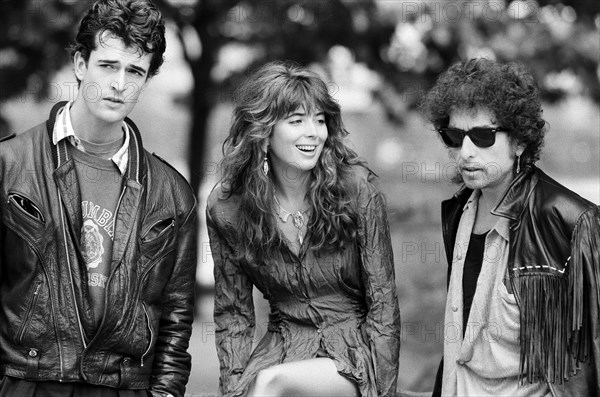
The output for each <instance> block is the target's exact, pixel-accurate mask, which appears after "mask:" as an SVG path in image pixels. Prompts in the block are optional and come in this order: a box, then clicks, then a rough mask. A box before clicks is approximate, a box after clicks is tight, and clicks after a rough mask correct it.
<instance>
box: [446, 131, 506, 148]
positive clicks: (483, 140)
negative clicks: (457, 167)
mask: <svg viewBox="0 0 600 397" xmlns="http://www.w3.org/2000/svg"><path fill="white" fill-rule="evenodd" d="M499 131H504V132H506V130H505V129H504V128H502V127H475V128H471V129H470V130H469V131H465V130H461V129H460V128H451V127H445V128H440V129H439V130H438V132H439V134H440V135H441V136H442V140H443V141H444V143H445V144H446V146H448V147H453V148H458V147H461V146H462V143H463V140H464V139H465V135H466V136H468V137H469V138H470V139H471V141H472V142H473V143H474V144H475V146H478V147H490V146H492V145H493V144H494V143H495V142H496V132H499Z"/></svg>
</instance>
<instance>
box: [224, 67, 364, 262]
mask: <svg viewBox="0 0 600 397" xmlns="http://www.w3.org/2000/svg"><path fill="white" fill-rule="evenodd" d="M234 104H235V109H234V111H233V116H232V124H231V128H230V130H229V136H228V137H227V139H225V142H224V143H223V155H224V158H223V161H222V164H221V167H222V171H223V179H222V181H221V182H222V183H221V186H222V189H223V192H224V193H225V195H226V197H229V196H231V195H232V194H239V195H240V200H241V202H240V220H239V224H238V225H236V226H237V229H236V230H237V232H238V233H239V234H238V237H239V240H238V241H240V243H241V247H242V252H239V253H238V254H239V255H240V257H245V258H246V259H248V260H258V261H263V262H269V261H271V260H272V259H274V258H275V255H276V251H277V249H278V248H279V247H280V246H281V244H283V241H282V239H281V237H280V235H279V231H278V227H277V220H276V218H275V214H274V210H273V206H274V198H273V197H274V185H273V181H272V179H271V175H272V173H269V174H268V175H265V174H264V173H263V162H264V157H265V155H266V153H265V148H266V147H267V142H268V139H269V136H270V135H271V133H272V132H273V127H274V125H275V123H277V122H278V121H279V120H282V119H284V118H285V117H287V116H288V115H289V114H290V113H292V112H293V111H295V110H297V109H299V108H302V109H304V110H305V111H306V112H307V113H311V112H323V113H324V115H325V123H326V125H327V131H328V135H327V139H326V140H325V143H324V147H323V150H322V152H321V156H320V157H319V160H318V162H317V165H316V166H315V167H314V168H313V169H312V171H311V174H310V183H309V190H308V193H307V195H308V197H307V198H308V201H309V204H310V209H311V211H310V214H311V215H310V220H309V223H308V230H309V235H308V238H309V239H310V241H309V243H310V244H311V246H312V248H314V249H317V250H326V251H330V250H335V249H341V248H343V247H344V246H346V245H350V244H353V242H354V241H355V240H356V237H357V230H358V212H357V209H356V206H355V205H352V203H351V198H352V197H353V192H355V191H356V188H355V186H354V184H353V183H352V177H351V168H352V166H353V165H356V164H359V165H362V166H364V164H363V162H362V161H361V160H359V159H358V156H357V154H356V153H355V152H354V151H352V150H351V149H349V148H348V147H346V145H345V144H344V142H343V139H344V138H345V137H346V136H347V135H348V132H347V131H346V129H345V128H344V126H343V124H342V119H341V115H340V107H339V105H338V104H337V102H336V101H335V100H334V99H333V98H332V97H331V95H330V94H329V91H328V88H327V85H326V84H325V83H324V82H323V80H322V79H321V78H320V77H319V76H318V75H317V74H315V73H313V72H311V71H309V70H307V69H305V68H302V67H299V66H297V65H294V64H290V63H281V62H272V63H268V64H266V65H264V66H262V67H261V68H259V69H258V70H256V71H255V72H254V73H253V74H252V75H251V76H250V77H248V78H247V79H246V81H245V82H244V83H243V84H242V85H241V86H240V87H239V89H238V90H237V91H236V93H235V96H234Z"/></svg>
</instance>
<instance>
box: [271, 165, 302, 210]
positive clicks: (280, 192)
mask: <svg viewBox="0 0 600 397" xmlns="http://www.w3.org/2000/svg"><path fill="white" fill-rule="evenodd" d="M273 176H274V178H273V179H274V183H275V191H276V194H277V196H278V197H279V199H280V201H281V200H283V201H284V202H286V203H289V204H292V205H293V206H294V207H298V208H293V209H294V210H297V209H299V208H300V207H304V205H303V204H304V199H305V197H306V193H307V192H308V186H309V176H310V173H308V172H307V173H304V174H302V175H298V176H296V177H295V178H289V177H287V176H286V175H284V174H283V173H281V172H277V170H275V171H274V175H273Z"/></svg>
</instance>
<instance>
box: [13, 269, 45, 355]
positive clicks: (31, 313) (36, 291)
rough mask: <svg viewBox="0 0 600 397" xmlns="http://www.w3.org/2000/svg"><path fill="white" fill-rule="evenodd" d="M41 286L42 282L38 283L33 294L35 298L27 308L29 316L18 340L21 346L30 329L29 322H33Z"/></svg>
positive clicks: (24, 322) (26, 316)
mask: <svg viewBox="0 0 600 397" xmlns="http://www.w3.org/2000/svg"><path fill="white" fill-rule="evenodd" d="M41 286H42V282H41V281H38V283H37V284H36V286H35V291H34V292H33V297H32V298H31V301H29V306H28V307H27V314H26V315H25V320H24V321H23V325H22V326H21V331H20V332H19V336H18V338H17V341H18V343H19V344H21V342H22V341H23V335H24V334H25V330H26V329H27V328H28V326H29V322H30V321H31V317H32V315H33V310H34V309H35V306H36V304H37V299H38V292H39V290H40V287H41Z"/></svg>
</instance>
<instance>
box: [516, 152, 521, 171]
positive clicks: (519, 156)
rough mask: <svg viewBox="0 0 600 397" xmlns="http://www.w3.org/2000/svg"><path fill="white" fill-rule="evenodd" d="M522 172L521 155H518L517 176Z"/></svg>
mask: <svg viewBox="0 0 600 397" xmlns="http://www.w3.org/2000/svg"><path fill="white" fill-rule="evenodd" d="M519 172H521V155H520V154H517V174H518V173H519Z"/></svg>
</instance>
